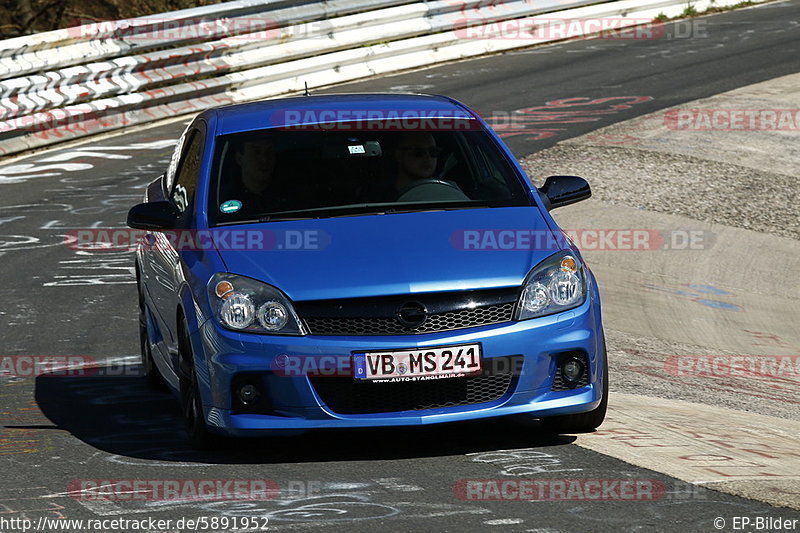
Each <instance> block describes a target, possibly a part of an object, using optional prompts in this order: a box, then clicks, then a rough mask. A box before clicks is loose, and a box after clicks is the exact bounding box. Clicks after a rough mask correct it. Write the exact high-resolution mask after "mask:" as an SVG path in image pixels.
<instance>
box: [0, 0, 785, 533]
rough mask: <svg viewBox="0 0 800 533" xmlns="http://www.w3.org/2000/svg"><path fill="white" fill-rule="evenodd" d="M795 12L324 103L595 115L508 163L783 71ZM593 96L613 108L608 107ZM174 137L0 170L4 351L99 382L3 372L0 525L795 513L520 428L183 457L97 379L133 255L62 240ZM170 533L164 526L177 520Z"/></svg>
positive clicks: (564, 51) (559, 527)
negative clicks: (496, 496)
mask: <svg viewBox="0 0 800 533" xmlns="http://www.w3.org/2000/svg"><path fill="white" fill-rule="evenodd" d="M798 20H800V2H798V1H792V2H783V3H775V4H768V5H764V6H761V7H758V8H754V9H745V10H741V11H736V12H729V13H724V14H719V15H714V16H711V17H705V18H702V19H698V20H697V21H695V22H702V23H703V24H701V25H700V26H702V28H703V30H702V34H699V33H698V34H696V35H695V36H694V37H691V38H663V39H656V40H637V41H622V40H588V41H575V42H570V43H563V44H559V45H554V46H543V47H536V48H531V49H528V50H524V51H519V52H514V53H509V54H505V55H501V56H494V57H487V58H481V59H477V60H473V61H465V62H459V63H454V64H450V65H445V66H440V67H436V68H431V69H425V70H420V71H415V72H410V73H405V74H401V75H397V76H392V77H386V78H383V79H375V80H369V81H365V82H360V83H354V84H348V85H346V86H341V87H337V88H335V89H334V90H332V92H333V91H335V92H343V91H353V92H356V91H385V90H419V91H424V92H432V93H441V94H448V95H451V96H453V97H455V98H457V99H459V100H461V101H463V102H465V103H466V104H468V105H470V106H472V107H474V108H477V109H479V110H480V111H481V112H482V113H483V114H484V115H485V116H489V115H492V114H494V115H495V116H500V117H502V116H503V115H502V114H503V113H508V112H511V111H514V110H518V109H524V108H531V107H535V106H543V107H544V108H545V109H551V108H552V107H553V104H552V102H553V101H559V100H561V101H563V99H568V98H583V99H584V100H580V101H577V100H573V101H572V102H573V103H575V102H578V103H581V106H580V107H582V108H583V109H584V110H587V109H588V110H594V111H601V112H600V113H589V114H583V115H582V117H583V120H582V121H575V120H571V119H570V120H563V119H561V120H559V119H556V120H541V119H539V120H537V121H534V122H532V123H531V122H528V123H526V124H525V125H523V126H522V127H521V128H518V129H517V130H508V131H506V134H507V136H506V140H507V141H508V142H509V144H510V145H511V146H512V149H513V150H514V151H515V153H516V154H517V155H519V156H520V157H521V156H524V155H527V154H530V153H532V152H536V151H538V150H541V149H544V148H547V147H549V146H552V145H553V144H555V143H556V142H558V141H561V140H564V139H567V138H570V137H575V136H578V135H581V134H584V133H587V132H590V131H593V130H595V129H597V128H599V127H602V126H606V125H609V124H613V123H616V122H620V121H624V120H626V119H630V118H633V117H635V116H639V115H642V114H645V113H650V112H653V111H656V110H658V109H663V108H665V107H669V106H673V105H676V104H680V103H683V102H688V101H692V100H695V99H698V98H703V97H706V96H711V95H714V94H718V93H720V92H724V91H727V90H730V89H734V88H736V87H742V86H745V85H749V84H752V83H756V82H759V81H764V80H768V79H772V78H776V77H779V76H783V75H786V74H791V73H795V72H800V53H798V52H800V30H799V29H798V24H797V21H798ZM683 24H685V23H683ZM684 30H685V27H684V28H682V29H681V31H684ZM634 97H640V98H634ZM608 98H616V99H617V100H613V101H611V102H615V103H617V104H620V103H622V104H626V105H621V106H609V105H608V102H610V100H603V99H608ZM548 102H551V103H550V104H548ZM634 102H635V103H634ZM562 105H563V104H562ZM612 108H613V109H612ZM572 119H574V116H573V117H572ZM181 127H182V126H181V124H179V123H173V124H169V125H164V126H159V127H154V128H149V129H144V130H140V131H136V132H133V133H129V134H125V135H121V136H115V137H112V138H106V139H101V140H95V141H91V142H89V143H86V144H82V145H80V146H79V147H73V148H67V149H55V150H53V151H48V152H43V153H39V154H35V155H33V156H30V157H28V158H25V159H22V160H16V161H13V162H11V163H9V164H6V165H3V166H0V176H3V178H1V179H0V190H2V194H0V265H2V267H1V268H2V270H1V271H0V280H1V283H0V295H1V296H2V299H1V300H0V302H1V303H0V321H1V322H2V323H1V324H0V331H1V332H2V335H1V336H2V340H3V348H2V355H11V356H20V355H22V356H25V355H64V356H72V355H80V356H87V357H90V358H92V359H94V360H96V361H99V362H101V364H102V365H105V368H106V369H107V372H106V373H107V374H111V375H107V376H105V377H98V376H93V377H85V378H77V377H58V376H39V377H37V378H14V377H4V378H2V382H0V397H2V403H0V406H2V422H3V429H2V437H0V456H2V459H0V465H2V470H3V474H2V475H3V483H2V485H0V518H6V519H9V518H25V517H27V518H31V519H33V520H34V521H35V520H37V519H38V517H40V516H46V517H48V518H58V517H67V518H84V519H88V518H145V517H153V518H160V519H166V518H171V519H173V520H177V519H179V518H182V517H185V518H198V517H201V516H206V517H215V516H216V517H223V516H224V517H229V518H230V517H256V516H264V515H265V514H268V515H269V518H270V520H269V529H270V530H280V529H312V530H331V531H334V530H340V529H348V530H352V531H373V530H375V529H378V528H381V529H385V530H390V531H396V530H419V531H434V530H436V531H444V530H446V531H477V530H487V529H488V530H491V529H502V530H503V531H541V532H571V531H609V530H616V531H682V532H683V531H716V530H718V529H715V525H714V523H713V521H714V519H715V518H716V517H723V518H725V519H726V520H727V521H728V523H727V525H726V527H725V528H724V530H725V531H733V529H731V518H732V517H733V516H750V517H753V518H755V517H758V516H762V517H776V516H780V517H783V518H798V517H800V515H799V514H798V513H797V512H796V511H792V510H789V509H775V508H773V507H771V506H769V505H767V504H764V503H761V502H758V501H753V500H747V499H743V498H739V497H735V496H731V495H728V494H723V493H719V492H716V491H712V490H705V489H701V488H694V487H691V486H688V485H686V484H685V483H682V482H680V481H678V480H675V479H673V478H669V477H667V476H664V475H662V474H659V473H656V472H654V471H651V470H647V469H644V468H640V467H636V466H632V465H631V464H628V463H626V462H623V461H620V460H618V459H614V458H611V457H608V456H606V455H602V454H599V453H596V452H593V451H591V450H587V449H585V448H582V447H579V446H575V445H572V443H573V442H575V440H576V437H572V436H557V435H552V434H549V433H546V432H544V431H543V430H542V429H541V428H540V427H539V425H538V423H536V422H533V421H527V420H518V419H514V420H494V421H490V422H482V423H464V424H455V425H448V426H446V427H441V426H440V427H430V428H413V429H398V430H394V429H393V430H358V431H347V432H344V431H333V432H326V433H310V434H307V435H303V436H299V437H287V438H281V439H274V440H253V441H244V442H238V443H236V444H233V445H231V446H230V447H229V448H227V449H225V450H222V451H220V452H214V453H207V452H195V451H192V450H191V449H190V448H189V447H188V446H187V445H186V443H185V440H184V436H183V432H182V424H181V421H180V418H179V414H178V409H177V405H176V403H175V402H174V401H173V399H172V398H171V396H169V395H168V394H166V393H163V394H158V393H156V394H154V393H151V392H148V391H147V390H146V389H145V387H144V385H143V384H142V383H141V381H140V380H139V379H138V378H136V377H133V376H127V375H113V374H114V372H121V373H124V372H125V371H126V369H130V368H131V365H135V363H136V361H137V355H136V354H137V353H138V343H137V333H136V316H137V315H136V303H135V286H134V284H133V280H132V264H131V261H132V257H131V254H129V253H108V252H105V253H103V254H101V253H90V252H78V251H75V250H70V249H68V248H67V247H66V246H64V245H63V244H62V242H63V235H64V234H65V233H67V232H68V231H69V229H71V228H76V229H77V228H88V227H122V226H123V222H124V219H125V214H126V212H127V209H128V207H129V206H130V205H132V204H134V203H136V202H137V201H138V200H139V198H140V197H141V193H142V190H143V186H144V184H145V183H147V182H148V181H149V180H150V179H152V178H153V177H154V176H156V175H157V174H158V173H160V172H161V170H162V169H163V168H164V167H165V166H166V163H167V160H168V158H169V155H170V153H171V150H172V143H171V142H170V140H171V139H174V138H176V136H177V134H178V133H179V131H180V129H181ZM0 165H2V162H0ZM133 368H134V370H135V366H134V367H133ZM612 378H613V376H612ZM612 388H613V385H612ZM577 438H580V437H577ZM87 479H91V480H101V479H102V480H108V479H155V480H170V479H269V480H274V481H275V482H276V483H277V484H278V485H279V486H280V488H281V495H280V497H279V498H277V499H274V500H271V501H256V502H233V501H216V502H205V503H203V502H200V503H198V502H188V503H183V502H175V501H143V500H138V499H133V498H132V499H131V500H119V501H114V502H97V501H89V500H81V499H80V498H78V497H75V495H74V494H72V495H70V494H68V491H69V490H70V489H72V488H74V487H75V485H74V482H75V480H87ZM465 479H502V480H507V479H512V480H514V479H516V480H519V479H538V480H570V479H604V480H650V481H653V482H654V483H655V485H656V486H659V487H663V488H664V491H665V493H664V494H663V495H662V496H661V497H659V498H657V499H656V500H655V501H624V500H622V501H620V500H611V501H601V502H597V501H550V502H525V501H516V502H515V501H486V500H482V501H465V500H463V499H460V498H459V497H457V496H458V495H457V491H454V487H456V486H457V483H458V482H459V480H465ZM1 525H2V522H0V526H1ZM168 529H170V530H176V527H175V525H174V522H173V525H172V526H171V527H170V528H168ZM0 530H3V531H14V530H15V529H13V527H6V528H5V529H3V527H0ZM73 530H77V529H73ZM218 530H220V531H224V530H226V529H224V528H218ZM227 530H230V529H227Z"/></svg>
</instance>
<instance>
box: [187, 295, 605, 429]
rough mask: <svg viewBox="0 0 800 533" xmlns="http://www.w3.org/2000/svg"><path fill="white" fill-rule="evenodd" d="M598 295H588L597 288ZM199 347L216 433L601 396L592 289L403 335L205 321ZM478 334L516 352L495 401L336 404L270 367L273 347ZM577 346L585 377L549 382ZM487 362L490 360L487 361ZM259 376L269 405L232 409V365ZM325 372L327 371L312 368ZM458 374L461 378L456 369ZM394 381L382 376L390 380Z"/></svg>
mask: <svg viewBox="0 0 800 533" xmlns="http://www.w3.org/2000/svg"><path fill="white" fill-rule="evenodd" d="M593 296H594V295H593ZM194 335H196V339H194V344H195V346H198V347H202V353H201V354H198V359H199V360H201V361H202V360H205V362H206V363H207V364H205V365H198V367H197V369H198V379H199V380H200V382H201V384H204V385H205V386H202V387H201V396H202V398H203V403H204V411H205V417H206V423H207V425H208V427H209V429H210V430H211V431H213V432H216V433H224V434H228V435H231V436H258V435H261V434H274V433H275V432H276V431H277V432H281V431H291V432H296V431H305V430H310V429H320V428H355V427H376V426H410V425H426V424H437V423H444V422H458V421H466V420H476V419H481V418H489V417H498V416H506V415H515V414H529V415H532V416H536V417H539V416H542V417H543V416H555V415H564V414H573V413H580V412H585V411H590V410H592V409H594V408H595V407H597V405H598V404H599V403H600V400H601V399H602V382H603V380H604V379H605V376H603V367H604V365H603V358H604V357H605V349H604V339H603V334H602V325H601V320H600V310H599V303H598V301H597V299H596V297H592V298H587V301H586V302H585V303H584V304H583V305H582V306H580V307H578V308H576V309H573V310H570V311H566V312H563V313H559V314H555V315H550V316H547V317H541V318H536V319H532V320H525V321H519V322H508V323H504V324H496V325H489V326H480V327H474V328H467V329H459V330H454V331H447V332H440V333H429V334H422V335H403V336H380V337H378V336H357V337H356V336H352V337H322V336H311V335H309V336H304V337H289V336H270V335H255V334H242V333H237V332H233V331H228V330H225V329H223V328H221V327H220V326H219V325H217V324H216V323H215V321H213V320H208V321H206V322H205V323H204V324H203V325H202V326H201V327H200V329H199V330H198V331H197V332H195V334H194ZM465 343H480V344H481V346H482V354H483V358H484V362H485V363H489V362H490V361H489V360H490V359H494V358H500V357H508V356H522V361H523V363H522V366H521V369H520V371H519V372H515V374H516V375H515V376H514V379H513V380H512V381H511V384H510V386H509V389H508V391H507V393H506V394H504V395H502V396H501V397H499V398H496V399H494V400H491V401H487V402H482V403H473V404H469V405H459V406H455V407H437V408H432V409H421V410H408V411H394V412H376V413H367V414H342V413H340V412H336V411H335V410H334V409H332V408H331V407H330V406H329V405H327V404H326V403H325V402H324V401H323V400H322V398H321V396H320V394H319V393H318V391H317V390H316V389H315V387H314V385H313V382H312V380H311V379H309V377H307V376H283V375H280V373H279V372H277V373H276V372H275V370H276V368H279V365H276V361H275V358H276V357H278V356H279V355H291V356H298V357H320V356H333V357H337V358H342V359H344V358H348V357H349V356H350V355H351V354H352V353H353V352H355V351H380V350H394V349H404V348H414V347H419V348H423V347H432V346H442V345H453V344H465ZM576 351H577V352H583V353H584V355H585V356H586V359H587V362H588V373H589V376H588V384H587V385H586V386H582V387H578V388H574V389H568V390H560V391H554V390H552V386H553V378H554V375H555V373H556V366H557V360H558V358H559V355H561V354H564V353H565V352H576ZM485 366H488V365H485ZM242 374H247V375H259V376H262V377H263V380H264V384H265V389H266V390H267V396H268V404H269V409H268V410H267V411H266V412H261V413H244V412H238V411H236V410H234V407H235V406H234V403H233V401H232V394H231V388H232V384H233V383H234V379H235V376H237V375H242ZM318 379H325V378H318ZM453 379H458V378H453ZM392 385H393V384H392V383H386V384H382V385H381V386H386V387H391V386H392Z"/></svg>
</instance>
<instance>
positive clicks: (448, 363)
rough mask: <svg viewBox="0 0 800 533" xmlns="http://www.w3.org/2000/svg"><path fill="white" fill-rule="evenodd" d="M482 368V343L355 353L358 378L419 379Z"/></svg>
mask: <svg viewBox="0 0 800 533" xmlns="http://www.w3.org/2000/svg"><path fill="white" fill-rule="evenodd" d="M481 369H482V367H481V345H480V344H464V345H460V346H441V347H436V348H414V349H411V350H398V351H390V352H363V353H355V354H353V372H354V377H355V378H356V379H365V380H389V381H420V380H424V379H439V378H452V377H462V376H467V375H471V374H476V373H479V372H480V371H481Z"/></svg>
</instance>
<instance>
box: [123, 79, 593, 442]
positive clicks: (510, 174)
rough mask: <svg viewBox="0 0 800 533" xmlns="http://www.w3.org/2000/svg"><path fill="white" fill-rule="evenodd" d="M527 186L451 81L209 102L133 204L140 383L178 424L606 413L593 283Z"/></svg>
mask: <svg viewBox="0 0 800 533" xmlns="http://www.w3.org/2000/svg"><path fill="white" fill-rule="evenodd" d="M590 194H591V193H590V190H589V186H588V184H587V183H586V181H585V180H583V179H582V178H579V177H575V176H551V177H549V178H547V180H546V181H545V183H544V184H543V185H542V186H541V187H540V188H536V187H535V186H534V185H533V184H532V183H531V181H530V180H529V178H528V177H527V176H526V174H525V172H524V171H523V170H522V168H521V167H520V166H519V164H518V163H517V161H516V159H515V158H514V156H513V155H512V153H511V152H510V150H509V149H508V148H507V147H506V146H505V145H504V144H503V142H502V141H501V140H500V138H499V137H498V136H497V135H496V134H495V133H494V132H493V131H492V130H491V128H490V127H489V126H488V125H487V124H486V123H485V122H484V121H483V120H482V119H481V118H480V116H479V115H478V114H476V113H475V112H473V111H471V110H470V109H469V108H467V107H466V106H464V105H463V104H461V103H459V102H457V101H455V100H453V99H451V98H447V97H443V96H430V95H403V94H343V95H329V96H302V97H293V98H283V99H275V100H268V101H262V102H255V103H247V104H239V105H232V106H226V107H220V108H215V109H209V110H207V111H205V112H203V113H201V114H200V115H198V116H197V117H196V118H195V119H194V120H193V121H192V122H191V124H190V125H189V126H188V127H187V128H186V130H185V131H184V132H183V134H182V135H181V137H180V139H179V140H178V141H177V143H176V147H175V150H174V154H173V156H172V159H171V161H170V163H169V166H168V168H167V170H166V172H165V174H164V175H162V176H160V177H159V178H158V179H156V180H155V181H153V182H152V183H150V184H149V186H148V187H147V191H146V194H145V198H144V203H142V204H139V205H136V206H134V207H133V208H131V210H130V211H129V214H128V225H129V226H130V227H132V228H136V229H139V230H143V231H142V238H141V240H140V242H139V244H138V247H137V253H136V276H137V283H138V285H137V286H138V293H139V309H140V321H139V323H140V342H141V350H142V359H143V366H144V369H145V373H146V378H147V381H148V383H149V384H150V385H152V386H159V385H160V386H163V385H164V384H166V385H167V386H168V387H169V388H170V389H171V390H172V391H173V392H175V393H176V394H177V395H178V396H179V398H180V401H181V405H182V409H183V413H184V415H185V417H186V423H187V428H188V432H189V436H190V439H191V440H192V441H193V443H194V444H195V445H197V446H204V445H207V444H208V443H209V442H210V441H212V440H213V437H214V435H219V434H222V435H229V436H258V435H266V434H274V433H276V432H277V433H281V432H297V431H304V430H309V429H317V428H345V427H369V426H404V425H421V424H433V423H443V422H455V421H463V420H476V419H482V418H488V417H499V416H505V415H520V414H526V415H530V416H531V417H534V418H539V419H542V421H543V423H544V424H545V425H546V426H547V427H549V428H550V429H552V430H554V431H559V432H585V431H591V430H593V429H594V428H596V427H597V426H599V425H600V424H601V423H602V421H603V418H604V416H605V412H606V404H607V398H608V378H607V362H606V350H605V340H604V336H603V328H602V323H601V315H600V297H599V293H598V289H597V283H596V281H595V279H594V276H593V275H592V272H591V271H590V270H589V268H588V267H587V265H586V264H585V263H584V261H583V259H582V258H581V255H580V253H579V251H578V249H577V248H576V247H575V246H574V244H573V243H572V242H571V241H570V240H569V239H568V238H567V237H566V234H565V233H564V232H562V230H561V229H560V228H559V227H558V226H557V225H556V223H555V221H554V220H553V218H552V217H551V216H550V214H549V211H550V210H551V209H553V208H555V207H559V206H563V205H568V204H571V203H574V202H577V201H579V200H582V199H585V198H588V197H589V196H590Z"/></svg>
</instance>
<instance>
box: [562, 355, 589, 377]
mask: <svg viewBox="0 0 800 533" xmlns="http://www.w3.org/2000/svg"><path fill="white" fill-rule="evenodd" d="M583 371H584V368H583V361H581V360H580V359H578V358H577V357H572V358H570V359H567V361H566V362H565V363H564V364H563V365H561V376H562V377H563V378H564V379H565V380H567V381H569V382H570V383H574V382H576V381H579V380H580V379H581V377H582V376H583Z"/></svg>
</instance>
